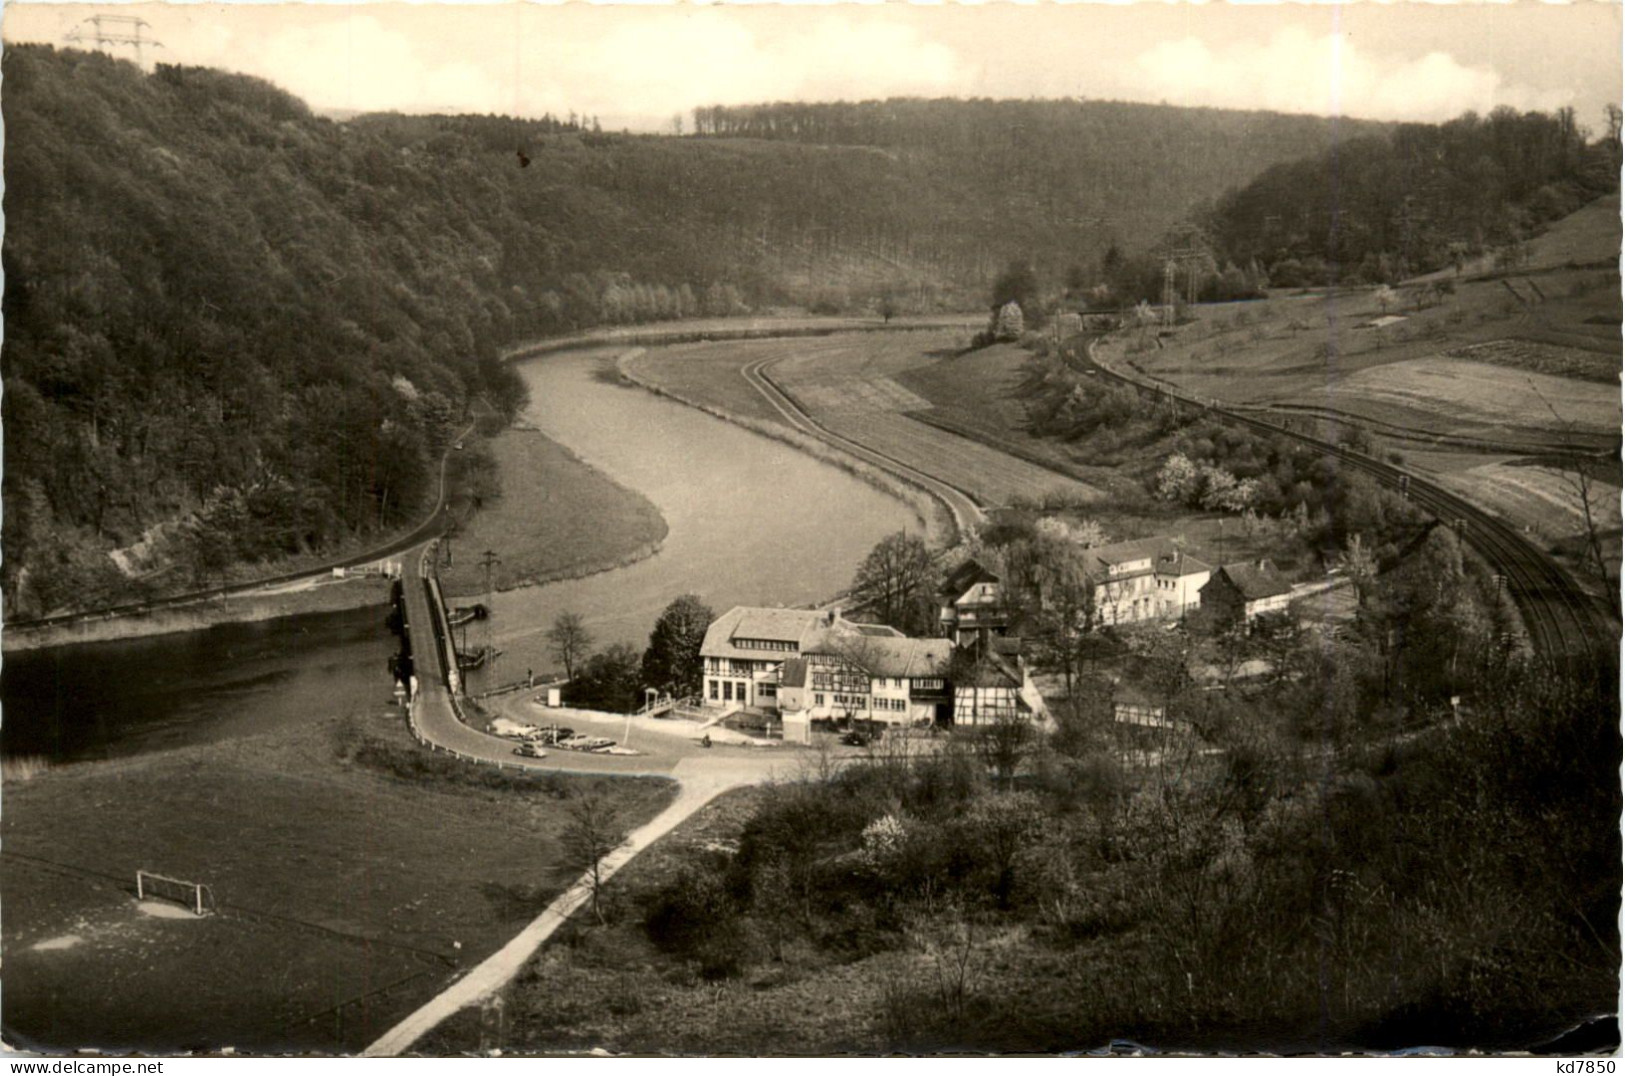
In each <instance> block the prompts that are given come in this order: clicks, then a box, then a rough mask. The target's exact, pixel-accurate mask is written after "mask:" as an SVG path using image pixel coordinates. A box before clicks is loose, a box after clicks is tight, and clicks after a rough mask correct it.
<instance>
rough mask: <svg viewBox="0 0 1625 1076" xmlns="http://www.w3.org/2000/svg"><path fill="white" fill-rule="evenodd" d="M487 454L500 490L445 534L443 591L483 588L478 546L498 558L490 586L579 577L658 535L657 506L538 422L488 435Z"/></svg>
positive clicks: (616, 562) (634, 555)
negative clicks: (448, 552)
mask: <svg viewBox="0 0 1625 1076" xmlns="http://www.w3.org/2000/svg"><path fill="white" fill-rule="evenodd" d="M491 455H492V456H493V457H494V458H495V460H496V463H497V472H498V474H499V475H500V477H501V480H502V495H501V497H499V498H496V499H494V500H489V501H486V502H485V503H484V504H482V505H481V506H480V508H479V510H478V511H477V512H476V513H475V514H474V515H473V516H472V517H471V518H470V519H469V520H468V521H467V522H466V523H465V524H463V525H462V526H461V527H460V528H459V530H458V532H457V533H456V534H455V535H454V536H453V537H452V539H451V542H450V545H451V547H452V549H453V556H452V559H451V563H450V564H449V565H447V564H442V566H441V568H440V578H441V581H442V583H443V585H444V586H445V588H446V592H447V593H448V594H452V595H457V596H464V597H466V596H470V595H475V594H481V593H484V592H485V587H486V579H485V570H484V567H483V565H482V564H481V560H480V557H481V554H482V553H483V552H484V551H485V550H488V549H489V550H493V551H494V552H495V553H496V554H497V555H498V557H499V558H500V560H499V561H498V562H497V563H496V564H494V565H493V567H492V569H491V579H490V585H491V589H493V590H514V589H517V588H520V587H527V586H536V585H539V584H542V583H553V582H558V581H559V580H563V579H581V578H584V577H586V576H589V575H596V574H598V573H599V572H606V571H613V570H614V569H616V568H624V567H626V566H627V565H630V564H636V563H637V562H638V561H640V560H643V559H645V558H647V557H651V556H653V555H654V554H656V553H658V552H659V551H660V548H661V545H662V543H663V542H664V541H665V539H666V534H667V529H668V528H667V525H666V520H665V518H664V517H663V516H662V515H661V514H660V510H659V509H658V508H656V507H655V505H654V503H653V502H651V501H650V500H649V499H648V498H647V497H645V496H643V494H641V493H638V492H637V491H636V490H632V489H629V488H627V487H626V486H623V485H621V484H620V483H619V482H617V481H615V480H614V479H613V478H611V477H609V476H608V475H607V474H605V473H604V472H603V471H601V470H599V469H598V468H597V467H594V466H593V465H592V464H590V463H588V462H586V461H585V460H583V459H582V458H581V457H580V456H578V455H576V454H575V453H574V452H573V451H571V450H570V449H569V448H568V447H566V446H564V445H561V444H559V443H558V442H557V441H554V440H553V439H552V438H549V437H547V436H546V435H544V434H543V433H541V432H540V431H538V430H535V429H530V428H517V427H516V428H513V429H509V430H505V431H503V432H502V433H501V434H499V435H497V437H496V439H495V440H494V441H493V442H492V443H491Z"/></svg>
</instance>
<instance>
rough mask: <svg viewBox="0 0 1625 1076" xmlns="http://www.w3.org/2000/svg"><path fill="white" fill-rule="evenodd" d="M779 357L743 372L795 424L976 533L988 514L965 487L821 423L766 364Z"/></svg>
mask: <svg viewBox="0 0 1625 1076" xmlns="http://www.w3.org/2000/svg"><path fill="white" fill-rule="evenodd" d="M778 361H779V360H778V359H777V358H768V359H753V360H752V361H750V362H747V363H745V364H744V365H743V366H741V367H740V368H739V372H740V373H741V374H742V375H743V376H744V378H745V380H746V381H748V382H750V384H751V387H752V388H754V389H755V390H756V391H757V392H759V393H761V394H762V396H763V398H765V399H766V400H767V402H768V403H770V404H772V405H773V408H774V410H776V411H778V412H779V414H781V415H783V416H784V418H785V420H786V421H787V422H789V423H790V425H791V426H793V427H795V428H796V429H798V430H800V431H801V432H802V433H805V434H807V435H809V436H811V437H816V438H818V439H819V440H821V441H823V442H825V443H826V444H831V445H834V446H835V447H836V448H839V449H840V450H842V451H843V452H847V453H849V454H851V455H853V456H856V457H857V458H858V459H861V460H863V461H865V462H866V463H870V464H872V465H874V466H876V467H879V468H880V469H881V470H883V471H890V472H892V473H893V474H895V475H898V476H899V477H901V478H903V479H904V480H905V481H908V482H910V483H912V484H913V485H916V486H919V487H920V488H921V489H924V490H925V491H926V492H927V493H929V494H931V496H933V497H935V498H936V499H937V500H938V501H940V502H941V503H942V504H943V506H944V507H946V508H947V509H948V513H949V515H951V516H952V517H953V521H954V528H955V529H956V530H957V531H958V532H959V533H960V534H962V535H969V534H971V533H973V532H974V531H975V528H976V525H977V524H979V523H981V522H982V521H983V520H985V519H986V518H987V516H986V515H985V514H984V513H983V511H982V506H981V505H980V504H978V503H977V501H976V499H975V498H974V497H972V496H971V495H970V494H969V493H967V492H966V491H965V490H962V489H960V488H958V487H957V486H952V485H949V484H948V483H947V482H944V481H942V480H941V479H940V478H937V477H936V476H934V475H929V474H926V473H925V472H924V471H921V470H918V469H917V468H914V467H910V466H909V465H908V464H906V463H904V462H903V461H902V460H899V459H895V458H893V457H891V456H888V455H886V454H885V453H884V452H877V451H875V450H874V449H872V448H869V447H868V446H867V445H861V444H859V443H858V442H856V441H854V440H852V439H851V438H848V437H842V436H841V435H840V434H838V433H834V432H833V431H831V430H829V429H828V428H826V427H825V426H823V425H822V424H821V423H819V422H818V420H817V419H815V418H813V417H812V416H811V415H810V414H808V413H807V411H806V410H805V409H804V408H803V407H802V406H801V405H800V404H799V403H797V402H796V401H795V400H794V399H793V398H791V396H790V394H789V393H787V392H785V391H784V390H783V389H781V388H780V387H779V386H778V385H777V384H776V383H775V382H774V381H773V379H772V378H771V377H770V376H769V375H768V373H767V369H766V367H767V366H769V365H770V364H771V363H775V362H778Z"/></svg>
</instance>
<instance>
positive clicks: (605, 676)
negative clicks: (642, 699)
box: [564, 643, 642, 714]
mask: <svg viewBox="0 0 1625 1076" xmlns="http://www.w3.org/2000/svg"><path fill="white" fill-rule="evenodd" d="M639 665H640V663H639V661H638V652H637V651H636V650H634V649H632V648H631V647H630V646H628V645H626V644H625V643H616V644H615V645H614V646H611V647H609V648H608V649H607V650H605V651H603V652H602V653H599V654H594V655H593V656H592V657H590V658H588V659H587V660H586V662H585V663H584V664H583V665H582V666H581V670H580V675H579V676H577V677H576V678H575V679H573V680H571V681H570V683H569V684H568V685H566V686H565V689H564V699H565V701H566V702H567V703H568V704H569V705H571V706H580V707H582V708H584V709H588V710H607V711H609V712H610V713H616V714H624V713H630V712H631V711H632V710H635V709H636V708H637V705H638V694H639V691H640V689H641V687H642V683H641V679H640V677H639Z"/></svg>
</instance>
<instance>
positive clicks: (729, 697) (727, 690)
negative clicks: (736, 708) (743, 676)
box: [722, 680, 734, 702]
mask: <svg viewBox="0 0 1625 1076" xmlns="http://www.w3.org/2000/svg"><path fill="white" fill-rule="evenodd" d="M722 701H723V702H733V701H734V682H733V681H732V680H724V681H723V682H722Z"/></svg>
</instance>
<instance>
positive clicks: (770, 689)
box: [756, 684, 778, 699]
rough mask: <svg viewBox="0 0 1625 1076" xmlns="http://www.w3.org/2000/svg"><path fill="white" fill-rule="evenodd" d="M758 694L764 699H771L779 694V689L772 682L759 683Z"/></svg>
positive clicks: (757, 686)
mask: <svg viewBox="0 0 1625 1076" xmlns="http://www.w3.org/2000/svg"><path fill="white" fill-rule="evenodd" d="M756 694H757V695H759V696H761V697H762V698H764V699H771V698H773V697H774V696H775V695H777V694H778V689H777V688H775V687H774V686H773V685H772V684H757V685H756Z"/></svg>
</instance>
